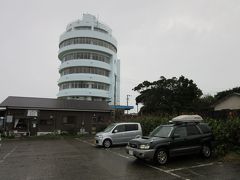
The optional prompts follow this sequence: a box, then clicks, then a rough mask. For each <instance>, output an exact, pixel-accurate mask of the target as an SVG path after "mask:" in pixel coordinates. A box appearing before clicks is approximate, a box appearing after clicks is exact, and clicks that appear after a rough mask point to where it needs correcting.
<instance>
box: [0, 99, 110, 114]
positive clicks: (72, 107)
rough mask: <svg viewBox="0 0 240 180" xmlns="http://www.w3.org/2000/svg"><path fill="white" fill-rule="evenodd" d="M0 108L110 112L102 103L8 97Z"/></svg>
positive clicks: (105, 103) (107, 106)
mask: <svg viewBox="0 0 240 180" xmlns="http://www.w3.org/2000/svg"><path fill="white" fill-rule="evenodd" d="M0 107H6V108H15V109H42V110H43V109H44V110H66V111H104V112H106V111H110V110H111V109H110V106H109V105H108V103H107V102H104V101H81V100H63V99H51V98H36V97H17V96H9V97H7V99H5V100H4V101H3V102H2V103H1V104H0Z"/></svg>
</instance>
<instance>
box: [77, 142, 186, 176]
mask: <svg viewBox="0 0 240 180" xmlns="http://www.w3.org/2000/svg"><path fill="white" fill-rule="evenodd" d="M75 139H76V140H77V141H80V142H82V143H85V144H88V145H91V146H95V145H94V144H93V143H90V142H88V141H84V140H81V139H79V138H75ZM105 150H106V151H109V152H111V153H113V154H115V155H117V156H119V157H122V158H125V159H135V158H133V157H129V156H125V155H122V154H120V153H117V152H114V151H112V150H110V149H105ZM144 165H145V166H148V167H150V168H152V169H155V170H158V171H161V172H164V173H167V174H169V175H172V176H174V177H177V178H179V179H184V180H187V179H185V178H183V177H181V176H179V175H177V174H175V173H173V172H168V171H167V170H163V169H161V168H157V167H155V166H152V165H149V164H146V163H144Z"/></svg>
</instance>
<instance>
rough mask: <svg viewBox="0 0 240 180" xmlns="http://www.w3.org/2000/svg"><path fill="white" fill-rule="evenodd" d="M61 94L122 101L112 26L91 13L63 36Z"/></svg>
mask: <svg viewBox="0 0 240 180" xmlns="http://www.w3.org/2000/svg"><path fill="white" fill-rule="evenodd" d="M58 58H59V60H60V61H61V65H60V67H59V73H60V79H59V81H58V86H59V93H58V95H57V96H58V98H62V99H79V100H89V101H108V102H109V104H110V105H119V103H120V61H119V59H118V58H117V41H116V39H115V38H114V37H113V36H112V30H111V29H110V28H109V27H108V26H106V25H105V24H103V23H101V22H99V21H98V19H96V17H95V16H93V15H90V14H83V18H82V20H77V21H74V22H72V23H70V24H68V26H67V28H66V31H65V32H64V33H63V34H62V35H61V36H60V42H59V53H58Z"/></svg>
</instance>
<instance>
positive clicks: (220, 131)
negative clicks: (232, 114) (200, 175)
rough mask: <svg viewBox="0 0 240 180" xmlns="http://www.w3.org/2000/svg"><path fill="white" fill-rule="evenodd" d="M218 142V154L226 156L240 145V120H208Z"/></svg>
mask: <svg viewBox="0 0 240 180" xmlns="http://www.w3.org/2000/svg"><path fill="white" fill-rule="evenodd" d="M206 122H207V123H208V124H209V126H210V127H211V128H212V131H213V134H214V137H215V140H216V142H217V146H216V149H215V151H216V154H217V155H225V154H226V153H227V152H229V151H231V150H234V149H236V147H239V145H240V119H239V118H237V119H228V120H216V119H207V120H206Z"/></svg>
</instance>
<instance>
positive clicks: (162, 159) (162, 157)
mask: <svg viewBox="0 0 240 180" xmlns="http://www.w3.org/2000/svg"><path fill="white" fill-rule="evenodd" d="M155 161H156V162H157V163H158V164H160V165H164V164H166V163H167V161H168V154H167V151H166V150H165V149H159V150H158V151H157V152H156V154H155Z"/></svg>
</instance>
